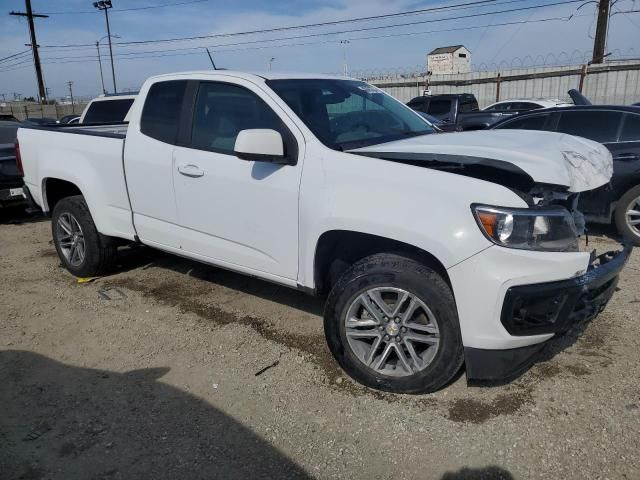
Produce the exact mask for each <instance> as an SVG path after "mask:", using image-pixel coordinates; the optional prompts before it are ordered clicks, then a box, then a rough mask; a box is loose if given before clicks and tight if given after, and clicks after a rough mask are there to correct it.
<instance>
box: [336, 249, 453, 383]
mask: <svg viewBox="0 0 640 480" xmlns="http://www.w3.org/2000/svg"><path fill="white" fill-rule="evenodd" d="M324 326H325V335H326V337H327V342H328V344H329V348H330V350H331V352H332V353H333V355H334V356H335V358H336V360H337V361H338V363H339V364H340V366H341V367H342V368H343V369H344V370H345V371H346V372H347V373H348V374H349V375H350V376H351V377H352V378H354V379H355V380H357V381H358V382H360V383H362V384H364V385H367V386H369V387H372V388H376V389H379V390H385V391H389V392H396V393H427V392H432V391H435V390H438V389H440V388H442V387H443V386H445V385H446V384H447V383H449V382H450V381H451V380H452V379H453V377H454V376H455V375H456V373H457V372H458V371H459V370H460V368H461V366H462V361H463V348H462V341H461V337H460V327H459V324H458V316H457V312H456V306H455V301H454V299H453V294H452V292H451V289H450V288H449V286H448V285H447V283H446V282H445V281H444V280H443V278H442V277H441V276H440V275H439V274H438V273H437V272H435V271H434V270H432V269H431V268H429V267H427V266H425V265H423V264H421V263H419V262H417V261H415V260H412V259H409V258H406V257H403V256H400V255H394V254H377V255H372V256H370V257H367V258H365V259H363V260H361V261H359V262H357V263H356V264H355V265H353V266H352V267H351V268H350V269H349V270H348V271H347V272H345V273H344V275H343V276H342V277H341V278H340V280H339V281H338V282H337V283H336V285H335V286H334V288H333V289H332V291H331V294H330V295H329V298H328V300H327V306H326V310H325V318H324Z"/></svg>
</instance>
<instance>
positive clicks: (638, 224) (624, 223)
mask: <svg viewBox="0 0 640 480" xmlns="http://www.w3.org/2000/svg"><path fill="white" fill-rule="evenodd" d="M615 223H616V228H617V229H618V232H619V233H620V234H621V235H622V236H623V237H624V238H626V239H627V240H630V241H632V242H633V243H634V244H635V245H636V246H640V185H639V186H636V187H633V188H632V189H631V190H629V191H628V192H627V193H625V194H624V195H623V196H622V198H620V200H619V201H618V206H617V207H616V213H615Z"/></svg>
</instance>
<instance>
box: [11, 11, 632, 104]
mask: <svg viewBox="0 0 640 480" xmlns="http://www.w3.org/2000/svg"><path fill="white" fill-rule="evenodd" d="M473 1H474V0H451V1H433V0H431V1H417V0H326V1H321V0H278V1H260V0H113V8H112V9H111V10H110V11H109V18H110V24H111V32H112V35H113V36H116V35H117V36H118V37H119V38H113V42H114V45H113V49H114V50H113V53H114V63H115V73H116V81H117V86H118V90H119V91H125V90H137V89H138V88H139V87H140V86H141V85H142V83H143V82H144V80H145V79H146V78H147V77H149V76H151V75H157V74H161V73H168V72H177V71H186V70H206V69H209V68H211V64H210V61H209V58H208V56H207V54H206V50H205V47H209V49H210V50H211V52H212V54H213V57H214V60H215V62H216V65H217V66H218V67H222V68H227V69H234V70H249V71H264V70H266V69H267V68H268V65H269V62H270V60H271V59H273V60H271V65H272V68H273V70H280V71H304V72H317V73H341V72H342V71H343V64H344V61H345V59H346V63H347V65H348V69H349V72H350V73H351V74H352V75H354V76H355V75H359V74H360V73H362V72H365V71H382V72H384V71H392V70H394V69H395V70H399V69H404V70H412V71H413V70H415V71H417V70H424V69H425V64H426V54H427V53H428V52H429V51H430V50H432V49H434V48H437V47H440V46H446V45H457V44H463V45H465V46H466V47H467V48H468V49H469V50H470V51H471V56H472V57H471V61H472V64H473V66H474V68H475V69H484V70H486V69H492V70H494V69H496V68H497V66H498V65H499V66H500V68H501V69H507V68H508V66H509V65H514V66H519V65H520V62H522V61H523V60H524V61H525V63H526V64H531V63H541V62H542V61H543V58H546V59H547V62H553V61H554V59H559V60H561V61H562V60H565V59H567V58H569V57H573V59H578V58H580V59H581V58H582V56H584V55H589V54H590V52H591V51H592V49H593V35H594V32H595V17H596V5H595V2H593V1H586V0H585V1H584V2H581V1H575V2H568V0H493V1H491V0H487V2H486V3H484V4H475V5H467V6H461V7H458V8H455V9H449V10H441V11H430V12H425V13H421V14H412V15H408V16H397V17H391V18H384V19H377V20H367V21H360V22H357V23H343V24H337V25H327V26H320V27H313V28H304V29H292V30H284V31H279V32H270V33H259V34H251V35H235V36H227V37H213V38H205V39H197V40H190V41H172V42H160V43H143V44H131V43H128V44H127V43H126V42H139V41H148V40H158V39H175V38H181V37H194V36H205V35H219V34H228V33H238V32H247V31H253V30H264V29H269V28H278V27H288V26H299V25H308V24H312V23H321V22H329V21H336V20H344V19H351V18H360V17H371V16H377V15H384V14H392V13H397V12H408V11H415V10H420V9H433V8H439V7H452V6H455V5H460V4H465V3H471V2H473ZM475 1H477V0H475ZM615 1H616V3H615V5H614V7H613V11H615V12H618V11H619V12H629V11H632V10H638V11H640V0H615ZM567 2H568V3H567ZM551 4H555V5H551ZM32 5H33V10H34V12H36V13H47V14H49V18H43V19H36V32H37V36H38V37H37V39H38V44H39V45H40V49H39V51H40V56H41V60H42V64H43V71H44V78H45V83H46V86H47V87H48V88H49V90H50V95H51V96H54V97H62V96H65V95H67V94H68V86H67V82H69V81H72V82H73V91H74V95H75V96H77V97H92V96H95V95H97V94H99V93H102V87H101V80H100V75H99V69H98V61H97V53H96V48H95V43H96V41H98V40H99V39H100V38H101V37H104V36H105V35H106V25H105V18H104V13H103V12H100V11H97V10H96V9H94V8H93V6H92V1H91V0H32ZM163 5H164V6H163ZM540 5H548V6H546V7H544V8H530V7H534V6H540ZM580 5H583V6H582V7H581V8H579V9H578V7H580ZM146 7H154V8H146ZM24 8H25V5H24V0H0V59H5V57H9V56H11V55H14V54H20V53H21V52H25V51H27V50H28V47H25V43H29V41H30V40H29V33H28V25H27V21H26V19H24V18H21V17H15V16H11V15H9V13H10V12H11V11H24ZM524 8H527V10H519V11H511V12H503V11H504V10H516V9H524ZM499 12H503V13H499ZM516 22H526V23H516ZM406 23H413V25H405V26H395V27H389V26H390V25H397V24H406ZM505 24H507V25H505ZM383 27H386V28H383ZM357 29H358V30H360V31H358V32H354V31H353V30H357ZM349 30H351V31H349ZM336 32H339V33H336ZM609 32H610V33H609V37H608V42H607V51H609V52H613V53H614V56H626V57H636V58H640V12H634V13H616V14H615V15H613V16H612V17H611V20H610V26H609ZM326 33H333V34H332V35H321V34H326ZM309 35H313V36H309ZM302 36H306V38H300V37H302ZM292 37H298V38H292ZM61 45H67V47H60V46H61ZM100 48H101V54H102V55H101V57H102V67H103V73H104V82H105V87H106V89H107V90H108V91H112V90H113V87H112V81H111V69H110V63H109V56H108V46H107V41H106V39H103V40H102V42H101V47H100ZM563 52H564V54H563ZM572 63H577V62H572ZM13 92H17V93H19V94H21V95H23V96H36V94H37V83H36V76H35V71H34V68H33V61H32V57H31V54H30V53H24V54H21V55H18V56H16V57H12V58H9V59H5V60H0V100H1V99H2V97H1V95H2V94H5V95H6V98H7V99H10V98H13Z"/></svg>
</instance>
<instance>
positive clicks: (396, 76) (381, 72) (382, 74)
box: [332, 48, 640, 82]
mask: <svg viewBox="0 0 640 480" xmlns="http://www.w3.org/2000/svg"><path fill="white" fill-rule="evenodd" d="M609 53H610V55H609V56H607V58H606V59H605V61H607V62H612V61H623V60H632V59H640V51H638V50H637V49H634V48H629V49H626V50H623V49H618V48H617V49H614V50H612V51H611V52H609ZM591 56H592V52H590V51H585V50H574V51H572V52H565V51H562V52H559V53H548V54H546V55H541V54H540V55H536V56H535V57H534V56H531V55H526V56H524V57H513V58H512V59H511V60H502V61H500V62H499V63H496V62H491V63H488V64H487V63H479V64H472V65H471V72H470V73H473V72H496V73H497V72H501V73H502V72H504V71H505V70H519V69H527V68H540V67H578V66H581V65H585V64H587V63H589V62H590V61H591ZM332 74H333V75H343V74H344V72H333V73H332ZM427 75H428V72H427V66H426V65H414V66H409V67H390V68H367V69H352V70H349V71H348V76H349V77H352V78H358V79H361V80H366V81H370V80H378V81H380V80H410V79H415V80H416V82H420V81H424V78H425V77H426V76H427Z"/></svg>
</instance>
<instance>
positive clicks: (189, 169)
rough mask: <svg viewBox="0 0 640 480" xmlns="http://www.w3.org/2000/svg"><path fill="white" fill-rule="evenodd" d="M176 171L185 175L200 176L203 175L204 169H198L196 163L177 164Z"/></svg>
mask: <svg viewBox="0 0 640 480" xmlns="http://www.w3.org/2000/svg"><path fill="white" fill-rule="evenodd" d="M178 172H180V173H181V174H182V175H185V176H187V177H194V178H195V177H202V176H203V175H204V171H203V170H200V168H198V166H197V165H192V164H188V165H180V166H178Z"/></svg>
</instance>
